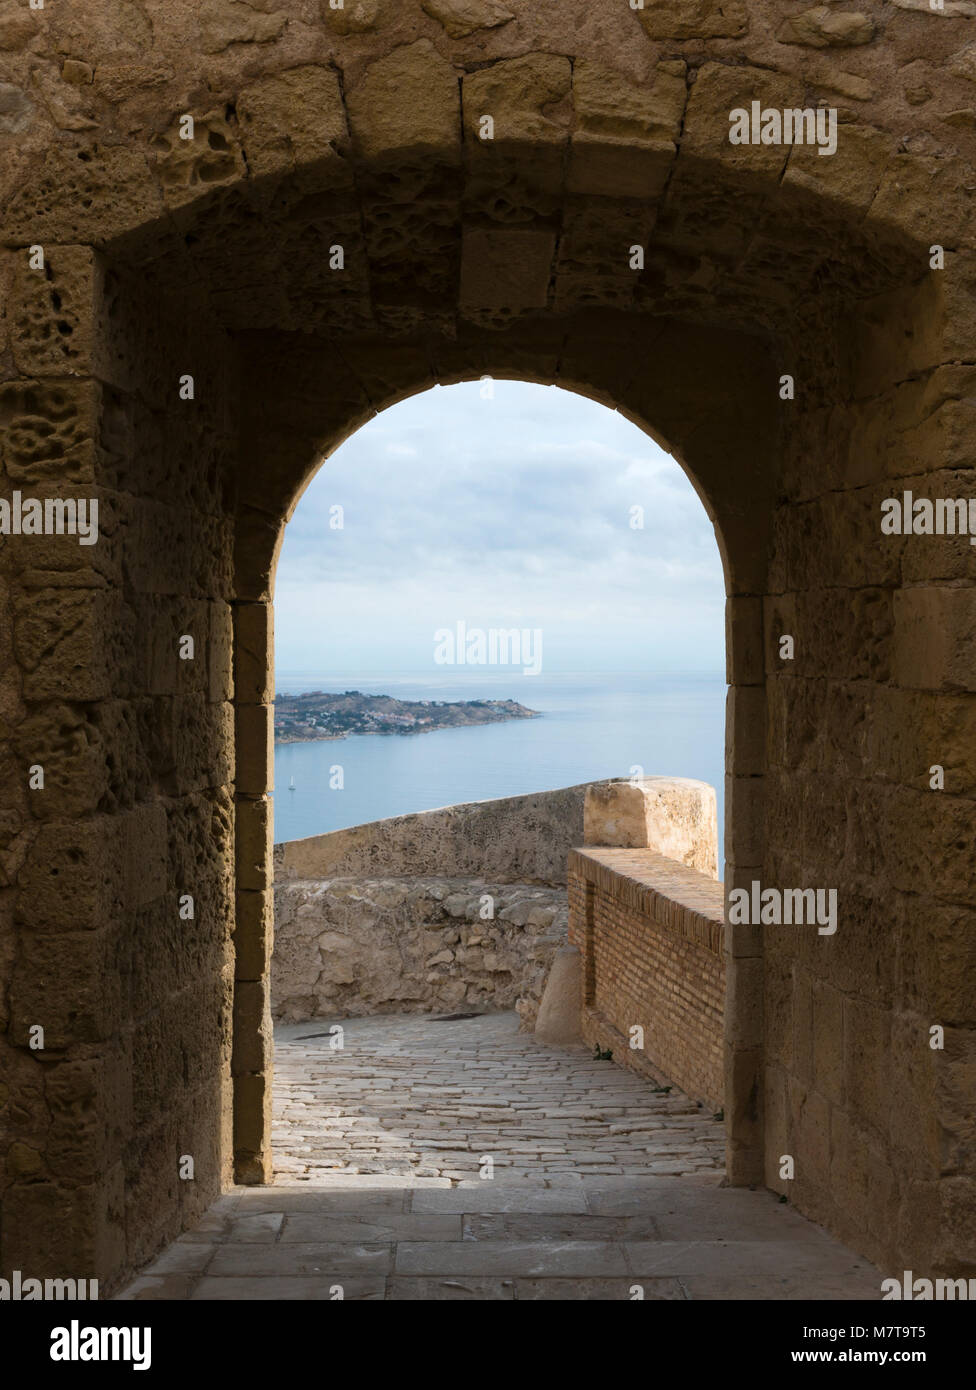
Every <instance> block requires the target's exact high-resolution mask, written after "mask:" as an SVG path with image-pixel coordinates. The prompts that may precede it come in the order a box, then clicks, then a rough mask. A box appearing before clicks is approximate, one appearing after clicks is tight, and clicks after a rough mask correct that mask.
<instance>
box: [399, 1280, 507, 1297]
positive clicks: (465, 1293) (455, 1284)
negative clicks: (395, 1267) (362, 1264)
mask: <svg viewBox="0 0 976 1390" xmlns="http://www.w3.org/2000/svg"><path fill="white" fill-rule="evenodd" d="M387 1298H389V1299H391V1300H393V1301H395V1302H417V1301H423V1302H424V1303H430V1302H433V1301H435V1300H436V1301H437V1302H443V1301H445V1300H454V1301H463V1300H465V1299H467V1300H468V1301H470V1302H502V1301H507V1302H511V1301H512V1300H513V1299H514V1298H515V1280H514V1279H425V1278H416V1279H405V1278H402V1277H400V1276H399V1275H394V1277H393V1278H392V1279H391V1280H390V1281H389V1288H388V1292H387Z"/></svg>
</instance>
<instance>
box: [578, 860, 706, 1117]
mask: <svg viewBox="0 0 976 1390" xmlns="http://www.w3.org/2000/svg"><path fill="white" fill-rule="evenodd" d="M723 903H724V893H723V888H722V884H721V883H718V882H716V881H715V880H714V879H711V878H707V877H706V876H705V875H704V874H701V873H698V872H697V871H696V870H694V869H688V868H685V867H684V865H682V864H678V863H676V862H675V861H674V860H673V859H667V858H665V856H664V855H662V854H656V853H654V851H652V850H646V849H596V848H594V849H587V850H573V852H572V853H571V854H570V857H569V939H570V942H571V943H572V944H573V945H574V946H578V947H579V950H580V952H581V954H582V957H583V1010H582V1029H583V1037H584V1039H585V1040H586V1041H587V1042H588V1043H594V1042H598V1043H599V1044H600V1046H601V1047H612V1049H613V1055H614V1060H615V1061H619V1062H620V1063H621V1064H622V1065H624V1066H628V1067H631V1068H632V1069H633V1070H635V1071H639V1072H642V1073H643V1074H645V1075H648V1076H652V1077H654V1078H655V1079H664V1080H666V1081H672V1082H674V1083H675V1084H676V1085H678V1086H680V1087H681V1089H682V1090H683V1091H685V1092H687V1093H688V1095H690V1096H691V1097H693V1098H694V1099H695V1100H703V1101H706V1102H707V1103H708V1104H709V1105H711V1106H713V1107H718V1106H721V1105H722V1104H723V1095H724V1080H723V1052H724V1044H723V1015H724V1006H725V960H724V957H723V954H722V951H723V930H724V920H723ZM635 1024H638V1025H640V1027H642V1028H643V1030H644V1047H643V1050H640V1049H636V1048H632V1047H631V1046H630V1031H629V1030H630V1029H631V1027H633V1025H635Z"/></svg>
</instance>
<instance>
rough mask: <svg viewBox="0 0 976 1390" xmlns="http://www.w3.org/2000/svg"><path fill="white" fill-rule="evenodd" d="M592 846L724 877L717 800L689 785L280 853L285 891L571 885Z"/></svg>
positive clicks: (449, 817) (610, 786) (613, 790)
mask: <svg viewBox="0 0 976 1390" xmlns="http://www.w3.org/2000/svg"><path fill="white" fill-rule="evenodd" d="M583 843H587V844H589V843H594V844H628V845H647V844H651V845H653V846H654V848H656V849H658V850H660V851H661V852H662V853H666V854H669V855H672V856H673V857H674V858H675V859H678V860H680V861H681V862H682V863H687V864H691V865H693V866H694V867H695V868H700V869H702V870H703V871H704V872H711V873H712V875H713V877H714V876H715V874H716V873H717V869H716V867H715V866H716V863H717V844H716V829H715V792H714V791H713V789H712V788H711V787H709V786H707V785H706V783H704V782H696V781H692V780H691V779H689V778H680V777H646V778H644V779H643V780H642V781H640V782H636V783H635V782H625V781H619V780H617V779H607V780H606V781H604V782H584V783H580V784H579V785H578V786H575V787H560V788H558V789H557V790H555V791H544V792H533V793H532V794H530V795H528V796H505V797H499V798H496V799H494V800H491V801H469V802H464V803H462V804H460V805H457V806H443V807H440V808H439V809H437V810H434V811H421V812H418V813H417V814H415V815H409V816H390V817H389V818H387V819H386V820H378V821H370V822H369V823H368V824H366V825H354V826H351V827H350V828H349V829H347V830H333V831H330V832H329V833H328V834H326V835H311V836H309V837H308V838H306V839H302V840H289V841H287V842H285V843H283V844H279V845H275V848H274V871H275V882H276V883H281V882H283V881H284V880H286V879H293V878H300V879H315V878H318V879H324V878H338V877H342V876H346V875H353V876H356V875H363V876H366V877H374V876H385V875H397V876H400V875H423V874H434V875H438V874H440V875H445V874H446V875H448V876H454V877H464V876H475V877H477V876H479V875H481V876H484V877H486V878H494V879H496V880H497V881H498V882H500V883H548V884H560V885H561V884H565V882H566V859H567V856H568V854H569V852H570V850H571V849H573V848H574V847H575V846H577V845H581V844H583Z"/></svg>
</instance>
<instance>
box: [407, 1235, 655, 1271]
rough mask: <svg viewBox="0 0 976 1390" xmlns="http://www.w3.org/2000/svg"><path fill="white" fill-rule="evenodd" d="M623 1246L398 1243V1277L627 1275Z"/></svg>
mask: <svg viewBox="0 0 976 1390" xmlns="http://www.w3.org/2000/svg"><path fill="white" fill-rule="evenodd" d="M624 1250H625V1247H624V1246H622V1245H615V1244H612V1243H611V1242H610V1241H589V1240H570V1241H544V1240H538V1241H464V1242H462V1243H460V1244H456V1245H449V1244H446V1243H440V1244H435V1243H433V1242H429V1243H414V1242H411V1241H402V1242H401V1243H400V1244H399V1245H398V1246H397V1251H396V1272H397V1274H445V1275H455V1274H456V1275H466V1274H470V1275H479V1274H503V1275H519V1274H523V1275H540V1276H541V1275H545V1276H548V1277H550V1278H558V1277H559V1276H560V1275H568V1276H573V1277H577V1276H580V1275H593V1274H627V1273H629V1270H628V1268H627V1261H626V1258H625V1255H624Z"/></svg>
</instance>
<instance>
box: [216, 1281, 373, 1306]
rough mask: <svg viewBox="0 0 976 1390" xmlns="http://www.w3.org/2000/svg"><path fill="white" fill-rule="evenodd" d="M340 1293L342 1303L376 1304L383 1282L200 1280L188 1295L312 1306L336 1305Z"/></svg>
mask: <svg viewBox="0 0 976 1390" xmlns="http://www.w3.org/2000/svg"><path fill="white" fill-rule="evenodd" d="M337 1289H341V1290H342V1299H343V1300H344V1301H345V1302H347V1303H348V1302H354V1301H366V1302H371V1301H379V1300H381V1299H383V1298H385V1296H386V1280H385V1279H351V1278H348V1277H346V1276H343V1277H340V1278H335V1279H333V1278H329V1277H325V1278H315V1277H296V1276H295V1275H287V1274H285V1275H277V1276H274V1277H266V1276H265V1277H262V1276H260V1275H257V1276H253V1277H239V1276H235V1277H231V1278H222V1279H201V1280H200V1282H199V1284H197V1286H196V1288H195V1289H194V1291H193V1294H192V1295H191V1297H192V1300H193V1301H194V1302H199V1301H200V1300H205V1299H221V1300H234V1301H235V1302H236V1301H238V1300H250V1299H259V1300H262V1301H264V1300H275V1301H277V1302H281V1301H284V1300H289V1301H295V1302H301V1303H312V1302H326V1301H328V1302H333V1301H338V1298H337V1293H336V1290H337Z"/></svg>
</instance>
